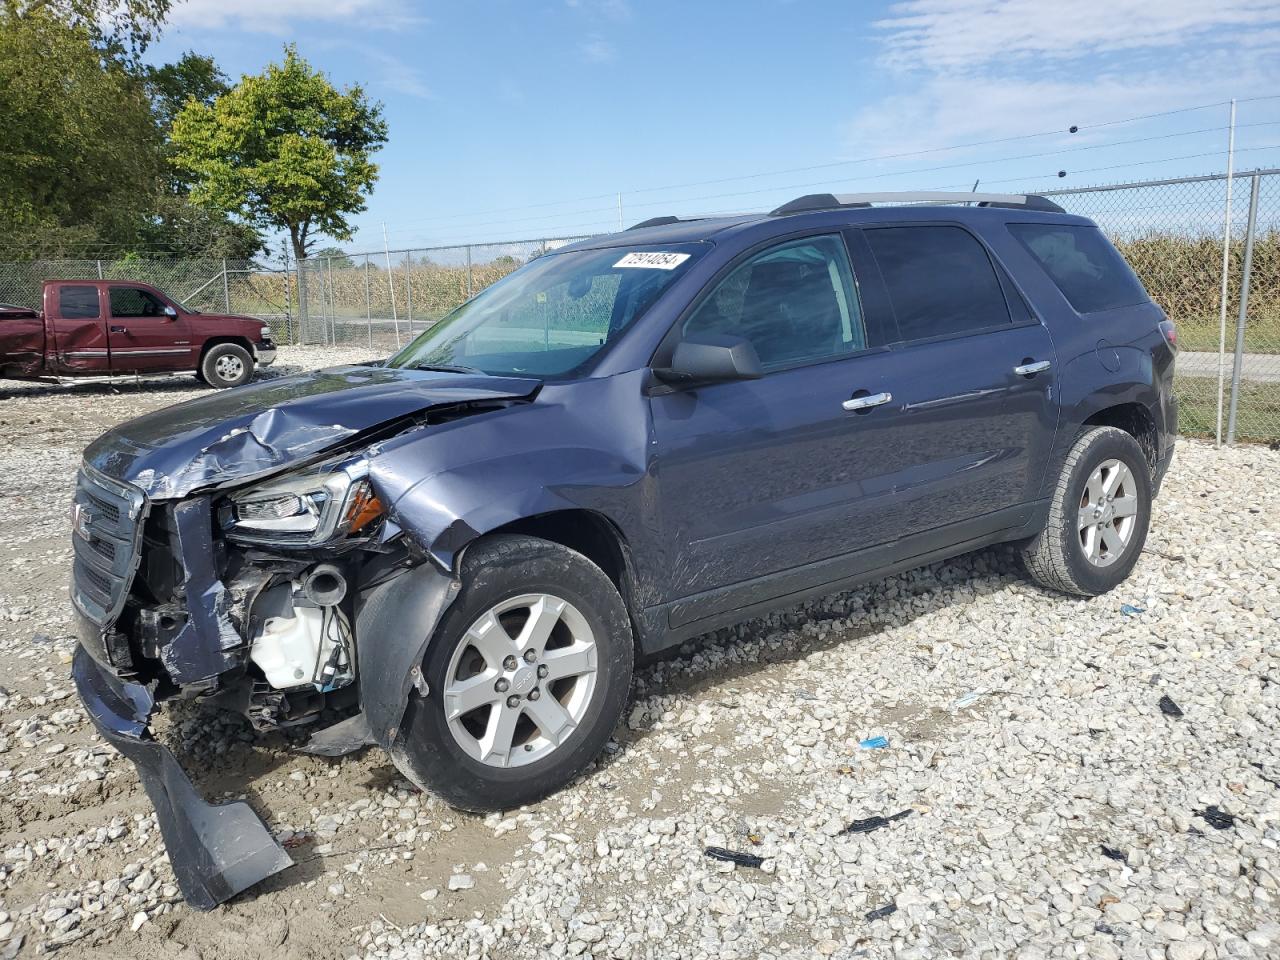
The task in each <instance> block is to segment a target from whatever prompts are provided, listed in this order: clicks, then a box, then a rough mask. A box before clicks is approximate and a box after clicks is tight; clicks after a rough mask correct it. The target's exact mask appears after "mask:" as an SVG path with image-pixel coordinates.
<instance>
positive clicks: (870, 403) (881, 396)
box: [840, 393, 893, 410]
mask: <svg viewBox="0 0 1280 960" xmlns="http://www.w3.org/2000/svg"><path fill="white" fill-rule="evenodd" d="M892 399H893V394H892V393H873V394H871V395H870V396H866V397H854V398H852V399H850V400H846V401H845V402H844V403H842V404H840V406H842V407H844V408H845V409H846V410H870V409H871V408H872V407H878V406H880V404H882V403H888V402H889V401H890V400H892Z"/></svg>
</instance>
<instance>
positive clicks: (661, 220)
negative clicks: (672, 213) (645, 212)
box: [627, 217, 680, 230]
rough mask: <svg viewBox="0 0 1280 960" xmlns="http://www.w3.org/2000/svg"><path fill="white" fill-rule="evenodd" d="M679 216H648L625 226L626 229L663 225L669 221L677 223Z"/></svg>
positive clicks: (641, 228)
mask: <svg viewBox="0 0 1280 960" xmlns="http://www.w3.org/2000/svg"><path fill="white" fill-rule="evenodd" d="M679 222H680V218H679V217H650V218H649V219H648V220H641V221H640V222H639V223H633V224H632V225H631V226H629V227H627V229H628V230H643V229H644V228H645V227H665V226H666V225H667V224H669V223H679Z"/></svg>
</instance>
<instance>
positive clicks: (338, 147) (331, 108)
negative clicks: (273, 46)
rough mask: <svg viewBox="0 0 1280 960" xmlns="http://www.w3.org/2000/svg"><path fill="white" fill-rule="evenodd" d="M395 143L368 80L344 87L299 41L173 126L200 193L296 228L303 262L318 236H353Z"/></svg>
mask: <svg viewBox="0 0 1280 960" xmlns="http://www.w3.org/2000/svg"><path fill="white" fill-rule="evenodd" d="M386 140H387V125H386V122H385V121H384V120H383V118H382V105H381V104H380V103H377V102H372V101H370V100H368V99H367V98H366V97H365V94H364V91H363V90H362V89H361V88H360V87H359V86H352V87H349V88H347V89H345V90H338V89H335V88H334V86H333V85H332V84H331V83H330V82H329V80H328V79H327V78H326V77H325V76H324V75H323V74H322V73H320V72H318V71H316V70H313V69H312V68H311V65H310V64H308V63H307V61H306V60H304V59H303V58H302V57H300V56H299V55H298V51H297V48H296V47H294V46H293V45H289V46H286V47H285V51H284V62H283V63H281V64H270V65H269V66H268V67H267V69H266V70H265V71H264V72H263V73H261V74H259V75H257V76H246V77H243V78H241V80H240V82H239V83H238V84H236V86H235V87H233V88H232V89H231V90H230V91H229V92H228V93H226V94H223V95H222V96H220V97H218V98H217V99H216V100H215V101H214V102H213V103H212V104H203V103H198V102H189V103H188V104H187V106H186V107H185V108H183V110H182V111H181V112H180V113H179V114H178V116H177V118H176V119H175V120H174V123H173V144H174V148H175V160H176V162H177V163H178V165H179V166H180V167H181V168H182V169H184V170H186V171H187V172H188V173H189V175H190V176H191V179H192V184H193V185H192V190H191V196H192V199H193V200H195V201H196V202H197V203H200V204H202V205H204V206H205V207H208V208H209V209H211V210H217V211H224V212H227V213H231V214H234V215H235V216H238V217H240V218H242V219H244V220H245V221H246V222H248V223H251V224H253V225H255V226H258V227H261V228H267V229H279V230H284V231H286V232H287V233H288V234H289V240H290V243H291V244H292V246H293V254H294V256H295V257H297V258H299V259H302V258H305V257H306V256H307V253H308V252H309V250H310V249H311V245H312V243H313V242H314V239H315V235H316V234H324V235H327V236H330V237H333V238H334V239H335V240H349V239H350V238H351V226H350V223H349V221H348V219H347V218H348V217H349V216H350V215H351V214H354V213H359V212H360V211H362V210H364V208H365V197H367V196H368V194H369V193H370V191H371V190H372V189H373V184H374V182H375V181H376V180H377V176H378V168H377V165H376V164H374V163H373V162H372V160H371V159H370V157H371V155H372V154H373V152H374V151H375V150H377V149H378V148H379V147H381V146H382V145H383V144H384V143H386Z"/></svg>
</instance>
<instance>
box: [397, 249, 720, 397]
mask: <svg viewBox="0 0 1280 960" xmlns="http://www.w3.org/2000/svg"><path fill="white" fill-rule="evenodd" d="M706 249H707V245H706V244H700V243H673V244H664V245H661V246H646V247H610V248H608V249H606V250H576V251H571V252H568V253H555V254H549V255H547V256H543V257H539V258H538V259H536V260H533V261H531V262H530V263H528V264H526V265H525V266H523V267H521V268H520V269H519V270H517V271H516V272H515V273H512V274H510V275H509V276H506V277H504V278H503V279H502V280H499V281H498V282H497V283H495V284H493V285H492V286H491V287H488V288H487V289H485V290H484V291H483V292H482V293H480V294H479V295H478V296H476V297H475V298H474V299H472V300H469V301H468V302H467V303H464V304H463V305H462V306H460V307H459V308H458V309H457V310H455V311H453V313H451V314H449V315H448V316H447V317H445V318H444V319H443V320H441V321H440V322H439V323H437V324H436V325H435V326H433V327H432V328H431V329H430V330H428V331H427V332H426V333H424V334H422V336H420V337H418V338H417V339H416V340H414V341H413V343H411V344H409V345H408V346H407V347H405V348H404V349H403V350H401V351H400V352H399V353H397V354H396V355H395V356H393V357H392V358H391V359H390V360H388V361H387V365H388V366H391V367H419V368H423V367H436V368H444V369H456V370H460V371H479V372H482V373H489V374H498V375H501V374H518V375H533V376H538V377H557V376H565V375H568V374H571V373H574V372H577V371H579V370H581V369H582V368H583V367H584V366H585V365H586V364H588V363H589V362H590V361H591V360H592V359H593V358H594V357H595V356H596V355H597V354H598V353H600V352H601V351H602V350H603V349H604V348H605V346H606V345H608V344H610V343H612V342H613V341H614V340H616V339H617V338H618V337H619V336H621V334H622V333H623V331H625V330H626V329H627V328H628V327H630V326H631V324H633V323H635V321H636V320H637V319H638V318H639V317H640V315H641V314H643V313H644V312H645V311H646V310H647V309H649V307H650V305H652V303H653V302H654V301H655V300H656V299H657V298H658V296H659V294H661V293H662V291H663V290H665V289H666V288H667V287H669V286H670V285H671V284H672V282H674V281H675V280H676V278H677V277H679V276H680V275H681V274H683V273H684V272H685V271H686V270H688V269H689V267H690V266H691V265H692V264H693V263H694V261H696V260H697V259H698V257H700V256H701V255H702V254H703V252H705V250H706Z"/></svg>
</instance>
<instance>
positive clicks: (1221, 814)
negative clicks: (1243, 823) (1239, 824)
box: [1196, 806, 1236, 830]
mask: <svg viewBox="0 0 1280 960" xmlns="http://www.w3.org/2000/svg"><path fill="white" fill-rule="evenodd" d="M1196 816H1198V817H1200V818H1201V819H1202V820H1204V822H1205V823H1207V824H1208V825H1209V826H1211V827H1213V829H1215V830H1229V829H1231V828H1232V827H1234V826H1235V825H1236V818H1235V817H1233V816H1232V815H1231V814H1229V813H1227V811H1225V810H1223V809H1221V808H1220V807H1217V806H1209V807H1205V808H1204V809H1203V810H1197V811H1196Z"/></svg>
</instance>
